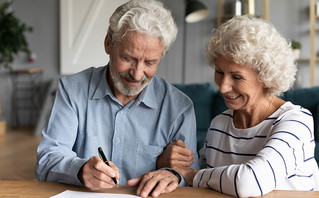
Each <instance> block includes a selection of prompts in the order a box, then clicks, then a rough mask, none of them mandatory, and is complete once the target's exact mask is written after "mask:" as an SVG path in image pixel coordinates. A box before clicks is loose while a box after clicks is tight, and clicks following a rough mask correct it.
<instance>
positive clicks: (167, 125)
mask: <svg viewBox="0 0 319 198" xmlns="http://www.w3.org/2000/svg"><path fill="white" fill-rule="evenodd" d="M176 34H177V28H176V25H175V22H174V20H173V18H172V16H171V13H170V12H169V11H168V10H167V9H165V8H164V7H163V5H162V4H161V3H160V2H158V1H155V0H132V1H129V2H127V3H125V4H123V5H122V6H120V7H118V8H117V9H116V11H115V12H114V13H113V15H112V16H111V18H110V26H109V28H108V33H107V35H106V37H105V42H104V45H105V52H106V53H107V54H108V55H109V57H110V62H109V63H108V64H107V65H106V66H104V67H99V68H93V67H92V68H89V69H87V70H84V71H82V72H80V73H78V74H74V75H71V76H66V77H62V78H61V79H60V81H59V83H58V90H57V94H56V99H55V102H54V105H53V107H52V112H51V115H50V118H49V120H48V123H47V125H46V126H45V127H44V129H43V131H42V135H43V139H42V141H41V143H40V145H39V147H38V161H37V165H36V169H35V171H36V176H37V178H38V179H39V180H41V181H58V182H63V183H68V184H73V185H84V186H86V187H88V188H89V189H92V190H99V189H103V188H110V187H114V185H115V183H117V182H119V183H120V184H126V182H127V180H130V179H133V178H136V177H139V176H141V175H143V174H145V173H147V172H149V171H153V170H156V169H159V168H166V167H173V166H174V165H175V166H176V165H180V166H185V167H190V166H192V167H193V166H195V167H193V168H198V167H196V166H197V160H198V159H197V158H198V157H197V152H196V123H195V115H194V110H193V104H192V102H191V100H190V99H189V98H188V97H186V96H185V95H184V94H183V93H181V92H180V91H179V90H177V89H176V88H175V87H173V86H172V85H170V84H169V83H168V82H167V81H165V80H164V79H162V78H159V77H157V76H156V75H155V73H156V70H157V67H158V64H159V62H160V60H161V59H162V57H163V56H164V54H165V53H166V51H167V50H168V49H169V47H170V45H171V43H172V42H173V41H174V40H175V38H176ZM177 140H178V141H177ZM184 142H185V143H184ZM186 143H187V144H186ZM98 147H101V148H102V149H103V150H104V153H105V156H106V158H108V159H109V160H110V166H108V165H106V164H105V163H104V161H103V160H102V159H100V158H99V157H97V156H98ZM183 147H184V148H187V149H180V152H178V151H177V152H176V153H177V155H174V156H173V157H171V158H169V156H171V155H170V153H171V151H172V149H179V148H183ZM175 151H176V150H175ZM174 153H175V152H174ZM193 162H194V163H193ZM192 164H193V165H192ZM159 173H160V174H157V175H156V177H157V180H159V183H162V182H163V181H164V183H165V185H163V186H166V185H168V186H170V185H172V184H174V185H176V184H178V177H177V176H176V172H174V171H173V170H172V169H162V170H160V171H159ZM173 173H174V174H173ZM153 176H154V175H153ZM157 180H156V181H157ZM131 183H132V182H131ZM133 183H134V182H133ZM163 188H164V187H163ZM160 190H162V189H160Z"/></svg>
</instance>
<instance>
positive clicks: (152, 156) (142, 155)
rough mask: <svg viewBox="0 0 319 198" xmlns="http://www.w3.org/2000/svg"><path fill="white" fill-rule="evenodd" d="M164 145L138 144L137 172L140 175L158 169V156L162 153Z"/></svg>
mask: <svg viewBox="0 0 319 198" xmlns="http://www.w3.org/2000/svg"><path fill="white" fill-rule="evenodd" d="M163 150H164V147H161V146H152V145H144V144H138V146H137V158H136V165H137V166H136V167H137V169H136V173H137V175H138V176H140V175H142V174H144V173H146V172H149V171H153V170H156V160H157V157H158V156H159V155H160V154H162V152H163Z"/></svg>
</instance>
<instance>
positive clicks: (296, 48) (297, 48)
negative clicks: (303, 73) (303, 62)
mask: <svg viewBox="0 0 319 198" xmlns="http://www.w3.org/2000/svg"><path fill="white" fill-rule="evenodd" d="M291 48H292V49H293V51H294V54H295V57H296V58H299V57H300V50H301V43H300V42H298V41H295V40H292V41H291Z"/></svg>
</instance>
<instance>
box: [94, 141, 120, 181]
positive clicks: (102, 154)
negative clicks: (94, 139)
mask: <svg viewBox="0 0 319 198" xmlns="http://www.w3.org/2000/svg"><path fill="white" fill-rule="evenodd" d="M98 151H99V154H100V155H101V157H102V160H103V161H104V163H105V164H106V165H108V166H110V164H109V162H108V161H107V159H106V157H105V155H104V152H103V150H102V148H101V147H99V148H98ZM112 180H113V181H114V183H115V184H116V186H118V183H117V181H116V179H115V177H112Z"/></svg>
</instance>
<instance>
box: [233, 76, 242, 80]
mask: <svg viewBox="0 0 319 198" xmlns="http://www.w3.org/2000/svg"><path fill="white" fill-rule="evenodd" d="M234 79H235V80H241V79H243V78H242V77H241V76H234Z"/></svg>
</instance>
